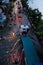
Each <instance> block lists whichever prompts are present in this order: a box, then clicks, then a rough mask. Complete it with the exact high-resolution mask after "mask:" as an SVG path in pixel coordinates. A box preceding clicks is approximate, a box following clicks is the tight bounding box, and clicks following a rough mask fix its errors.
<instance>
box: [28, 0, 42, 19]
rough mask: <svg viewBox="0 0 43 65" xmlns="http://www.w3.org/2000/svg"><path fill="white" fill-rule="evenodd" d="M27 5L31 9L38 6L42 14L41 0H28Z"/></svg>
mask: <svg viewBox="0 0 43 65" xmlns="http://www.w3.org/2000/svg"><path fill="white" fill-rule="evenodd" d="M29 6H30V7H32V8H33V9H34V8H38V9H39V11H40V12H41V13H42V15H43V0H29ZM42 18H43V17H42Z"/></svg>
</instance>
